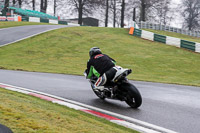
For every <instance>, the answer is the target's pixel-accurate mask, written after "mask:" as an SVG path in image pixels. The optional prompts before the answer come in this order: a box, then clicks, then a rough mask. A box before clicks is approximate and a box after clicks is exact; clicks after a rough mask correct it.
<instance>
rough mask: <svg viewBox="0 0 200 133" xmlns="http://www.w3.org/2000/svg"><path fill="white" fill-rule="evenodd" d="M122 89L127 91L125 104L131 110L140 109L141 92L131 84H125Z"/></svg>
mask: <svg viewBox="0 0 200 133" xmlns="http://www.w3.org/2000/svg"><path fill="white" fill-rule="evenodd" d="M122 88H123V89H125V90H126V91H127V95H126V100H125V102H126V103H127V104H128V105H129V106H130V107H131V108H138V107H140V106H141V104H142V97H141V95H140V92H139V91H138V89H137V88H136V87H135V86H134V85H132V84H130V83H125V84H123V85H122Z"/></svg>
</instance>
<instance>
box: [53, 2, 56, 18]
mask: <svg viewBox="0 0 200 133" xmlns="http://www.w3.org/2000/svg"><path fill="white" fill-rule="evenodd" d="M56 6H57V5H56V0H54V6H53V11H54V16H56Z"/></svg>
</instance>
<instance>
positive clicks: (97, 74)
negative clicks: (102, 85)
mask: <svg viewBox="0 0 200 133" xmlns="http://www.w3.org/2000/svg"><path fill="white" fill-rule="evenodd" d="M112 62H113V63H114V64H115V65H116V62H115V61H112ZM93 74H94V75H95V76H96V77H98V78H99V77H100V74H99V73H98V72H97V70H96V69H95V68H94V67H93V66H91V67H90V71H89V74H88V76H87V78H89V79H90V78H91V77H92V75H93Z"/></svg>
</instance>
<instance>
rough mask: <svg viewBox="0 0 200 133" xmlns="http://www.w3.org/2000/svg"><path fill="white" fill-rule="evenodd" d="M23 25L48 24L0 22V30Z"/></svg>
mask: <svg viewBox="0 0 200 133" xmlns="http://www.w3.org/2000/svg"><path fill="white" fill-rule="evenodd" d="M24 25H49V23H37V22H12V21H3V22H2V21H0V29H1V28H8V27H15V26H24Z"/></svg>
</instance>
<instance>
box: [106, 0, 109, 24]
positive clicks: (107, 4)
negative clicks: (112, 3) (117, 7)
mask: <svg viewBox="0 0 200 133" xmlns="http://www.w3.org/2000/svg"><path fill="white" fill-rule="evenodd" d="M108 6H109V3H108V0H106V18H105V27H108V8H109V7H108Z"/></svg>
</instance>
